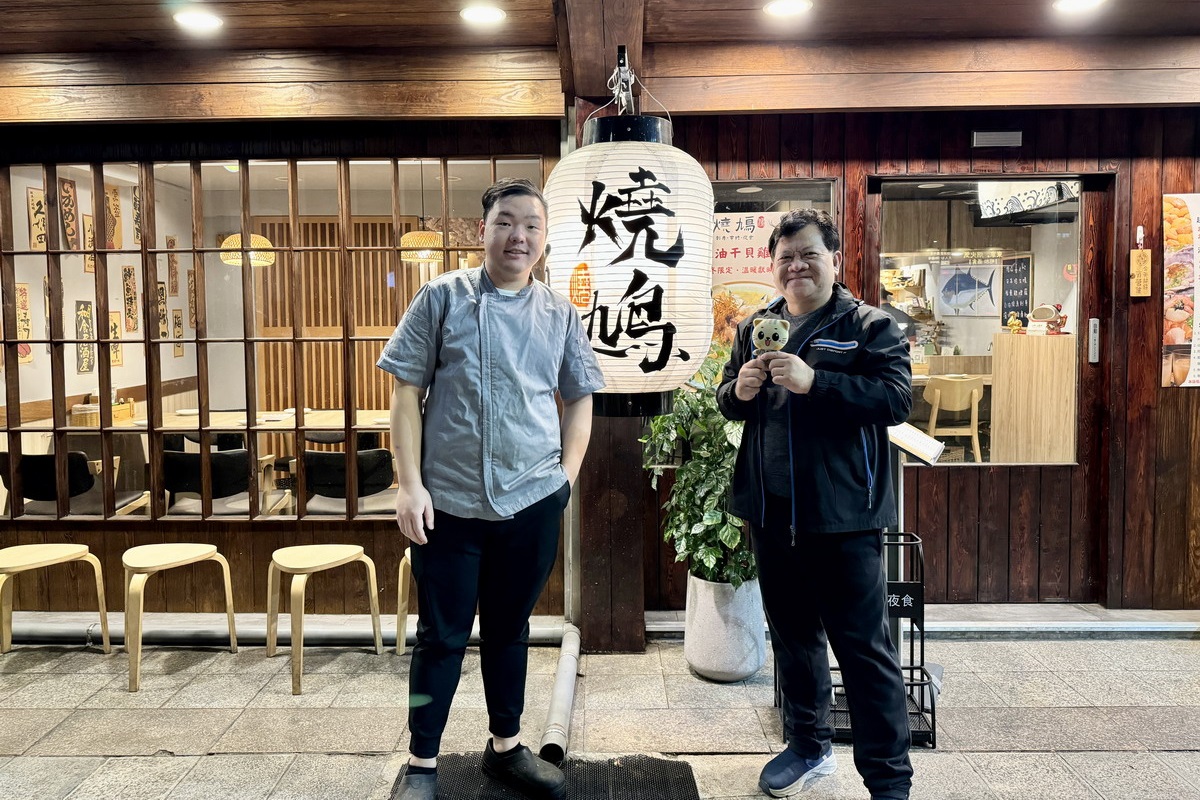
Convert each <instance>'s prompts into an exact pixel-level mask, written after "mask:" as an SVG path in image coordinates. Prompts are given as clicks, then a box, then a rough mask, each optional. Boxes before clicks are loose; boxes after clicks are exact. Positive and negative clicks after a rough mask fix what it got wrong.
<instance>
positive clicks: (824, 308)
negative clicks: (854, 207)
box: [717, 209, 912, 800]
mask: <svg viewBox="0 0 1200 800" xmlns="http://www.w3.org/2000/svg"><path fill="white" fill-rule="evenodd" d="M839 248H840V241H839V238H838V232H837V228H836V227H835V226H834V223H833V220H832V219H831V218H830V216H829V215H828V214H827V213H825V212H823V211H817V210H814V209H804V210H800V211H792V212H790V213H788V214H787V215H786V216H784V217H783V219H782V220H780V223H779V225H778V226H777V227H776V228H775V230H774V231H773V232H772V234H771V239H770V251H771V264H772V273H773V277H774V281H775V288H776V289H777V290H778V291H779V293H780V294H781V295H782V297H781V298H779V299H778V300H776V301H774V302H773V303H771V304H770V305H769V306H767V308H766V309H765V310H763V311H760V312H757V313H755V314H753V315H751V317H750V318H748V319H746V320H744V321H743V322H742V323H741V324H740V325H739V326H738V332H737V338H736V340H735V342H734V346H733V352H732V354H731V357H730V361H729V363H728V364H726V365H725V371H724V375H723V376H722V381H721V385H720V387H719V388H718V389H717V402H718V404H719V405H720V407H721V411H722V413H723V414H724V415H725V416H726V417H728V418H729V419H732V420H745V423H746V425H745V430H744V433H743V435H742V444H741V447H740V448H739V450H738V456H737V466H736V468H735V470H734V476H733V500H732V506H731V509H730V510H731V511H732V512H733V513H735V514H737V515H739V516H741V517H742V518H744V519H746V520H748V521H749V522H750V526H751V534H752V538H753V544H754V551H755V556H756V559H757V561H758V570H759V585H760V587H761V589H762V594H763V604H764V606H765V607H766V613H767V624H768V626H769V628H770V631H771V644H772V647H773V649H774V651H775V664H776V669H777V672H778V676H779V682H780V688H781V690H782V693H783V707H784V720H785V723H784V726H785V731H784V733H785V735H786V737H787V741H788V748H787V749H786V750H784V751H783V752H782V753H780V754H779V755H778V756H776V757H775V758H774V759H772V760H771V761H770V762H768V763H767V765H766V766H765V767H763V771H762V775H761V777H760V780H759V786H760V788H762V790H763V791H764V792H766V793H767V794H769V795H772V796H774V797H786V796H788V795H790V794H794V793H796V792H799V791H803V790H804V789H806V788H808V787H809V786H810V785H811V784H812V782H813V781H814V780H816V779H817V778H819V777H821V776H823V775H829V774H832V773H833V772H834V770H835V769H836V768H837V764H836V762H835V760H834V755H833V751H832V749H831V747H830V741H831V739H832V738H833V728H832V726H831V725H830V723H829V707H830V702H831V694H832V681H831V678H830V674H829V660H828V656H827V653H826V646H827V644H826V643H827V642H828V644H829V645H832V647H833V652H834V655H835V656H837V660H838V664H839V666H840V667H841V671H842V678H843V681H844V683H845V686H846V694H847V699H848V700H849V703H850V715H851V725H852V728H853V730H854V763H855V766H856V767H857V768H858V771H859V773H860V774H861V775H862V777H863V783H864V784H866V787H867V789H868V790H869V791H870V792H871V797H872V798H873V800H907V798H908V795H909V788H910V786H911V783H912V765H911V763H910V761H909V757H908V747H909V734H908V717H907V706H906V701H905V689H904V682H903V678H902V675H901V672H900V667H899V658H898V657H897V654H896V649H895V647H894V645H893V643H892V641H891V638H890V636H889V634H888V630H887V609H886V606H885V602H886V599H885V594H886V592H885V581H884V574H883V558H882V550H883V534H882V529H883V528H884V527H886V526H888V525H892V524H894V523H895V521H896V508H895V502H894V500H893V498H892V493H891V483H890V481H891V476H890V473H891V468H890V459H889V458H888V435H887V427H888V426H889V425H894V424H897V423H899V422H902V421H904V420H905V419H906V418H907V417H908V412H909V409H910V407H911V405H912V367H911V364H910V362H909V355H908V341H907V340H906V339H905V337H904V335H903V334H902V333H901V331H900V329H899V326H898V325H897V324H896V322H895V321H894V320H893V319H892V318H891V317H889V316H888V315H887V314H884V313H883V312H881V311H880V310H878V309H876V308H872V307H870V306H867V305H865V304H863V302H862V301H861V300H857V299H855V298H854V297H852V296H851V294H850V292H849V291H848V290H847V289H846V287H845V286H843V285H842V284H839V283H835V282H834V279H835V277H836V276H837V272H838V270H839V268H840V267H841V263H842V254H841V252H840V250H839ZM755 317H776V318H780V317H781V318H783V319H786V320H788V321H789V322H790V323H791V325H790V331H791V335H790V337H789V339H788V343H787V346H785V347H784V348H783V350H781V351H779V352H770V353H763V354H761V355H759V354H757V353H755V352H754V351H753V345H752V342H751V335H750V334H751V331H752V328H753V324H754V318H755Z"/></svg>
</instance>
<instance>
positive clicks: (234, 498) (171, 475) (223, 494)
mask: <svg viewBox="0 0 1200 800" xmlns="http://www.w3.org/2000/svg"><path fill="white" fill-rule="evenodd" d="M208 457H209V467H210V479H209V491H210V492H211V494H212V513H213V516H244V515H246V514H248V513H249V512H250V469H251V466H250V451H249V450H221V451H217V452H215V453H209V456H208ZM200 463H201V462H200V454H199V453H181V452H178V451H175V450H164V451H163V488H165V489H166V490H167V511H168V513H171V514H197V515H198V514H199V513H200V511H201V501H200V492H201V491H202V488H203V487H202V484H201V471H200ZM290 499H291V493H290V492H268V493H266V494H264V495H263V499H262V502H261V503H260V504H259V506H260V509H261V510H262V511H264V512H267V513H270V512H273V511H276V510H278V509H279V508H281V507H282V506H284V505H286V503H287V501H288V500H290Z"/></svg>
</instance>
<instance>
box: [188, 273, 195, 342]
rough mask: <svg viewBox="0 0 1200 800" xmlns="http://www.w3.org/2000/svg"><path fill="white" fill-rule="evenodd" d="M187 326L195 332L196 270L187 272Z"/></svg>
mask: <svg viewBox="0 0 1200 800" xmlns="http://www.w3.org/2000/svg"><path fill="white" fill-rule="evenodd" d="M187 293H188V325H189V326H190V327H191V329H192V330H196V270H194V269H189V270H188V271H187Z"/></svg>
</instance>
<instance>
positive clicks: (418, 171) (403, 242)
mask: <svg viewBox="0 0 1200 800" xmlns="http://www.w3.org/2000/svg"><path fill="white" fill-rule="evenodd" d="M397 167H398V175H399V177H398V186H399V194H400V209H399V217H398V220H397V221H398V223H399V225H400V230H401V231H402V233H403V235H402V236H401V237H400V247H402V248H403V252H401V254H400V256H401V273H400V275H401V280H400V286H401V296H402V298H403V303H404V304H405V305H407V302H408V300H410V299H411V298H412V295H413V294H415V293H416V289H417V288H419V287H420V286H421V284H423V283H424V282H425V281H426V280H428V279H429V277H431V276H433V275H439V274H441V271H442V265H443V263H444V262H445V251H444V250H442V248H443V247H444V246H445V236H444V232H443V230H442V226H441V224H440V222H441V216H442V189H441V187H442V184H441V163H440V162H438V161H429V160H426V161H400V162H399V163H398V165H397Z"/></svg>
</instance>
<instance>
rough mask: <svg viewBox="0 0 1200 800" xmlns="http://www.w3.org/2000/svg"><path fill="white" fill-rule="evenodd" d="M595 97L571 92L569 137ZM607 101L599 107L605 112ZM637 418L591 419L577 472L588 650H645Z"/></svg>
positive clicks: (646, 510) (642, 478)
mask: <svg viewBox="0 0 1200 800" xmlns="http://www.w3.org/2000/svg"><path fill="white" fill-rule="evenodd" d="M596 106H597V104H593V103H590V102H588V101H587V100H582V99H576V101H575V112H576V126H575V137H576V138H575V141H576V143H578V142H579V140H580V134H581V132H582V129H583V120H585V119H586V118H587V116H588V114H590V113H592V111H594V110H595V109H596ZM610 110H611V107H610V108H606V109H604V111H602V112H600V113H601V114H602V115H603V114H607V113H608V112H609V111H610ZM641 435H642V421H641V418H639V417H600V416H597V417H595V418H594V419H593V420H592V439H591V443H590V445H589V446H588V453H587V457H586V458H585V459H584V462H583V471H582V472H581V473H580V477H579V484H578V485H579V500H580V512H579V553H580V556H579V570H580V619H579V630H580V636H581V640H582V645H583V650H584V651H585V652H588V653H613V652H621V653H640V652H642V651H643V650H645V649H646V606H645V588H644V587H645V576H644V574H643V569H642V559H643V555H642V552H643V542H642V538H643V531H644V530H645V527H646V516H647V515H653V516H654V518H655V520H657V518H658V511H657V509H654V508H650V507H648V506H646V505H645V503H643V502H642V498H643V492H644V488H645V483H646V475H645V471H644V470H643V469H642V445H641V443H640V442H639V441H638V438H639V437H641Z"/></svg>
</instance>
